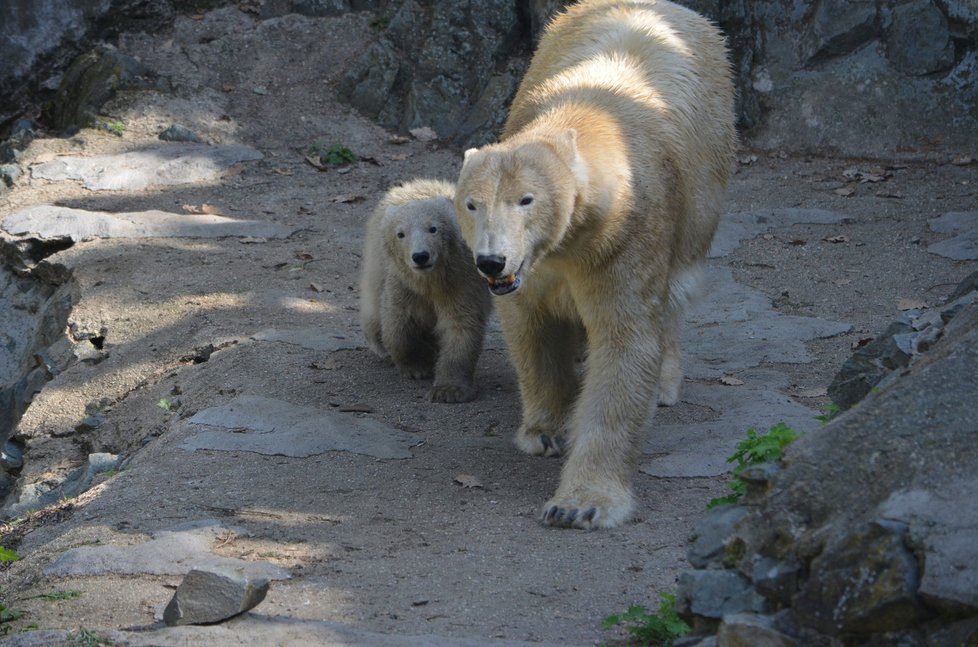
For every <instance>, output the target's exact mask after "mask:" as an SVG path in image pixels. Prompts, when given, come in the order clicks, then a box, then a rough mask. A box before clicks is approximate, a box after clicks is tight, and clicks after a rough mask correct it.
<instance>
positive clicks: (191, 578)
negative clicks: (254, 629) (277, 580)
mask: <svg viewBox="0 0 978 647" xmlns="http://www.w3.org/2000/svg"><path fill="white" fill-rule="evenodd" d="M268 585H269V580H268V579H267V578H264V577H253V576H249V575H248V573H247V572H246V570H245V569H244V568H243V567H240V566H239V567H228V566H226V565H210V566H205V567H195V568H193V569H191V571H190V572H189V573H187V575H186V576H185V577H184V578H183V581H182V582H180V585H179V586H178V587H177V590H176V592H174V594H173V598H172V599H171V600H170V603H169V604H168V605H167V606H166V610H165V611H164V612H163V622H165V623H166V624H167V625H168V626H171V627H173V626H176V625H188V624H209V623H212V622H220V621H222V620H227V619H228V618H232V617H234V616H236V615H238V614H241V613H244V612H246V611H248V610H250V609H253V608H255V607H256V606H258V605H259V604H260V603H261V601H262V600H264V599H265V595H266V594H267V593H268Z"/></svg>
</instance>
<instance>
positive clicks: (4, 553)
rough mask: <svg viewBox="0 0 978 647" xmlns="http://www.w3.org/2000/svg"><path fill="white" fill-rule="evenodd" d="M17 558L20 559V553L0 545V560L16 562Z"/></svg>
mask: <svg viewBox="0 0 978 647" xmlns="http://www.w3.org/2000/svg"><path fill="white" fill-rule="evenodd" d="M18 559H20V555H18V554H17V553H15V552H14V551H12V550H10V549H9V548H4V547H3V546H0V562H16V561H17V560H18Z"/></svg>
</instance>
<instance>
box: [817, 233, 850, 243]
mask: <svg viewBox="0 0 978 647" xmlns="http://www.w3.org/2000/svg"><path fill="white" fill-rule="evenodd" d="M822 240H824V241H825V242H827V243H848V242H849V237H848V236H845V235H842V234H840V235H838V236H829V237H828V238H823V239H822Z"/></svg>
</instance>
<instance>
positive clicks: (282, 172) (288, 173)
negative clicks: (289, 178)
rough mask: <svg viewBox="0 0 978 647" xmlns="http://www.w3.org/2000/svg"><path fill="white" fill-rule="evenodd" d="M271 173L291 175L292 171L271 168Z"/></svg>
mask: <svg viewBox="0 0 978 647" xmlns="http://www.w3.org/2000/svg"><path fill="white" fill-rule="evenodd" d="M272 173H275V174H276V175H292V169H289V168H273V169H272Z"/></svg>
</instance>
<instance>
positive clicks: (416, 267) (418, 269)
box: [412, 263, 435, 272]
mask: <svg viewBox="0 0 978 647" xmlns="http://www.w3.org/2000/svg"><path fill="white" fill-rule="evenodd" d="M434 266H435V264H434V263H428V264H427V265H413V266H412V269H413V270H414V271H415V272H427V271H428V270H430V269H431V268H433V267H434Z"/></svg>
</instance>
